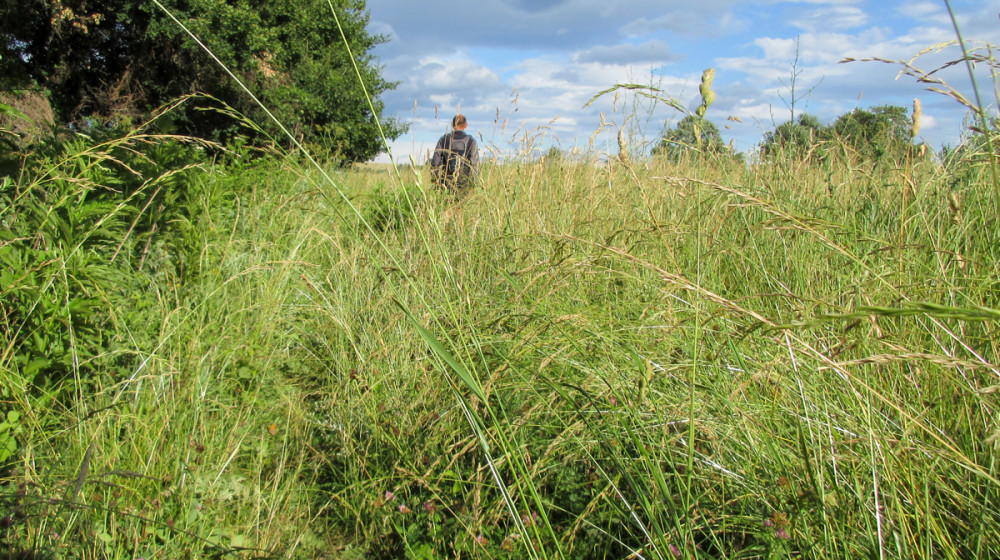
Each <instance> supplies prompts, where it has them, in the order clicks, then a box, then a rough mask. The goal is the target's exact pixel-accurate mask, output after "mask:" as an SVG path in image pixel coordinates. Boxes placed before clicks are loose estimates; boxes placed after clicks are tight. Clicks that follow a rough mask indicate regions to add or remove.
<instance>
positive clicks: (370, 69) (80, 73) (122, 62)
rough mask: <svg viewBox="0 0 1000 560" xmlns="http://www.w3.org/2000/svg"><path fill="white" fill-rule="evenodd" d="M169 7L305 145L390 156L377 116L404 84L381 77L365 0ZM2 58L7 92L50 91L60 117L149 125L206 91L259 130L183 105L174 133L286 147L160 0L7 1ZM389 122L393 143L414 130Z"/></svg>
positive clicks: (2, 10) (356, 155)
mask: <svg viewBox="0 0 1000 560" xmlns="http://www.w3.org/2000/svg"><path fill="white" fill-rule="evenodd" d="M161 3H162V4H163V5H164V7H166V8H167V9H168V10H169V11H170V13H172V14H173V15H174V16H175V17H176V18H177V19H178V20H179V21H180V22H182V23H183V24H184V25H185V26H187V27H188V28H189V29H190V30H191V31H192V32H193V33H194V34H195V35H196V36H197V37H198V38H199V39H200V40H201V41H202V42H203V43H204V44H205V45H206V46H207V47H208V48H209V50H211V51H212V53H213V54H214V55H215V56H216V57H218V58H219V60H221V61H222V62H223V63H224V64H225V65H226V66H227V67H228V68H230V69H231V70H232V71H233V73H234V74H235V75H236V76H238V77H239V78H240V79H241V80H242V81H244V83H246V84H247V85H248V86H249V88H250V89H251V91H253V92H254V94H255V95H257V96H258V97H259V98H260V100H261V101H262V102H263V103H264V104H265V105H266V106H267V107H268V108H269V109H270V110H271V111H272V112H273V113H274V114H275V116H276V117H277V118H278V119H279V120H280V121H281V122H282V123H283V124H284V125H285V126H286V127H287V128H288V129H289V131H291V132H292V134H293V135H295V136H296V137H297V138H299V139H301V140H302V141H305V142H307V143H310V144H312V145H314V146H319V147H322V148H324V149H326V150H329V151H331V152H333V153H335V154H337V155H338V156H339V157H340V158H342V159H343V160H344V161H359V160H365V159H369V158H371V157H373V156H374V155H376V154H377V153H379V152H380V151H381V138H380V137H379V134H378V129H377V122H376V120H377V119H378V118H380V117H381V112H382V110H383V107H384V105H383V103H382V102H381V101H380V100H379V96H380V95H381V94H382V93H383V92H385V91H387V90H389V89H392V88H393V87H395V85H396V84H394V83H391V82H387V81H386V80H385V79H384V78H383V77H382V76H381V68H380V67H379V66H378V64H377V60H376V58H375V57H374V55H373V54H372V53H371V51H372V49H373V48H374V47H375V46H377V45H378V44H381V43H383V42H385V41H386V40H387V39H386V38H385V37H382V36H378V35H370V34H369V33H368V32H367V30H366V25H367V22H368V13H367V11H366V9H365V2H364V1H363V0H333V1H332V4H331V3H328V2H325V1H322V0H227V1H225V2H222V1H219V0H162V2H161ZM331 5H332V7H333V9H334V10H336V17H335V15H334V13H333V12H332V11H331ZM338 21H339V24H340V25H338ZM341 33H343V36H342V34H341ZM345 37H346V43H347V45H349V46H350V49H351V53H349V52H348V49H347V47H346V46H345V39H344V38H345ZM352 54H353V56H354V61H352V59H351V55H352ZM0 57H2V58H0V90H6V91H11V90H18V89H40V90H43V91H46V92H47V93H48V96H49V99H50V102H51V103H52V106H53V108H54V110H55V111H56V114H57V115H58V117H59V118H60V120H61V121H62V122H66V123H78V124H79V123H82V122H85V121H90V122H92V121H94V120H97V121H101V120H103V121H108V120H112V119H123V118H126V119H133V120H142V119H144V118H146V117H147V116H148V115H149V114H150V113H151V111H153V110H154V109H155V108H156V107H158V106H160V105H162V104H164V103H167V102H169V101H171V100H173V99H176V98H178V97H180V96H183V95H186V94H190V93H196V92H198V93H205V94H207V95H208V96H211V97H213V98H216V99H218V100H220V101H221V102H222V103H225V104H227V105H229V106H230V107H232V108H234V109H236V110H237V111H238V112H240V113H242V114H243V115H245V116H247V117H249V119H250V120H251V121H253V122H254V123H256V124H257V125H258V126H260V127H261V129H260V130H257V131H253V130H249V131H248V130H247V129H245V128H244V129H240V128H239V125H238V123H237V122H236V121H234V120H233V119H231V118H229V117H226V116H223V115H222V114H220V113H218V112H211V111H208V112H206V111H198V110H197V108H195V107H185V108H182V109H180V110H178V111H175V112H173V113H172V117H173V124H172V126H173V127H174V129H175V131H176V132H181V133H188V134H194V135H198V136H202V137H207V138H212V139H222V140H226V139H228V138H231V137H233V136H234V135H235V134H237V133H239V134H249V135H250V136H252V137H253V136H255V137H257V138H254V139H255V140H260V139H262V138H265V137H271V138H273V139H275V140H276V141H278V142H283V140H282V139H281V138H280V135H279V133H278V128H277V126H276V125H274V124H273V122H271V120H270V119H269V118H268V117H267V116H266V114H265V113H264V112H263V110H262V109H260V108H259V107H258V106H257V105H256V104H255V103H254V102H253V100H252V99H251V97H250V96H249V95H248V94H246V93H245V92H244V91H243V90H242V89H240V88H239V86H238V85H237V84H236V83H235V81H234V80H233V79H231V78H230V77H229V76H228V75H227V74H226V73H225V71H224V70H223V69H222V68H221V67H220V66H219V65H218V64H217V63H216V62H215V61H213V60H212V58H211V57H210V56H209V55H208V54H207V53H205V52H204V50H202V49H201V48H200V47H199V46H198V45H197V44H196V43H195V41H194V40H193V39H192V38H191V37H190V36H189V35H188V34H187V33H186V32H185V31H184V30H183V29H182V28H181V26H179V25H178V24H177V23H176V22H174V21H173V20H172V19H170V17H168V16H167V15H166V13H164V12H163V10H161V9H160V8H159V7H157V6H156V5H155V4H153V3H150V2H140V1H136V0H21V1H18V2H5V3H3V6H2V7H0ZM354 62H356V63H357V71H356V70H355V64H354ZM359 75H360V77H361V80H360V81H359V79H358V76H359ZM362 83H363V87H362ZM365 89H367V91H368V93H369V94H370V95H371V96H372V105H371V106H369V104H368V101H367V100H366V98H365V94H364V91H365ZM209 105H211V104H209ZM201 108H204V107H201ZM382 124H383V129H384V131H385V133H386V136H387V137H389V138H390V139H391V138H396V137H398V136H399V135H400V134H402V133H403V132H404V131H405V126H404V125H403V124H402V123H400V122H399V121H396V120H395V119H387V120H384V121H383V123H382Z"/></svg>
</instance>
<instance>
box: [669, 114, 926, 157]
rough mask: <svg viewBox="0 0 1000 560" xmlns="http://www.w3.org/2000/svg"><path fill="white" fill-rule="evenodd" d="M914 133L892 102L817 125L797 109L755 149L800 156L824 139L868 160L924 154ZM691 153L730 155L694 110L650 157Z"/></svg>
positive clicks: (911, 122)
mask: <svg viewBox="0 0 1000 560" xmlns="http://www.w3.org/2000/svg"><path fill="white" fill-rule="evenodd" d="M915 132H916V129H915V128H914V120H913V118H912V117H911V116H910V113H909V111H908V110H907V109H906V108H905V107H899V106H895V105H880V106H877V107H872V108H869V109H862V108H857V109H854V110H852V111H850V112H848V113H844V114H843V115H840V116H839V117H837V119H836V120H834V122H833V123H832V124H829V125H824V124H822V123H821V122H820V120H819V118H818V117H816V116H815V115H811V114H808V113H802V114H800V115H799V117H798V119H796V120H790V121H786V122H784V123H781V124H779V125H778V126H777V127H775V129H774V130H773V131H769V132H767V133H766V134H765V135H764V138H763V140H762V142H761V145H760V153H761V155H762V156H764V157H768V156H775V155H778V154H792V155H794V154H799V155H804V154H805V153H806V152H808V151H809V150H812V149H814V148H816V147H818V146H821V145H822V144H824V143H826V142H829V141H833V140H837V141H839V142H840V143H842V144H843V145H845V146H847V147H849V148H850V149H852V150H853V151H854V152H855V153H856V154H857V155H858V156H859V157H861V158H865V159H870V160H879V159H882V158H886V157H888V158H896V157H901V156H906V155H916V154H925V153H926V152H927V150H926V149H925V147H924V146H922V145H919V144H914V142H913V139H914V137H915V136H916V134H915ZM691 153H702V154H711V155H734V156H735V155H736V154H735V153H733V150H732V148H731V147H730V146H728V145H727V144H726V143H725V142H724V141H723V139H722V134H721V133H720V132H719V129H718V127H717V126H715V124H714V123H712V122H711V121H710V120H708V119H706V118H704V117H700V116H698V115H695V114H691V115H688V116H686V117H684V118H683V119H681V120H680V121H679V122H678V123H677V124H676V125H675V126H673V127H668V128H667V129H666V130H665V131H664V133H663V136H662V138H661V139H660V141H659V143H658V144H657V145H656V146H655V147H654V148H653V155H658V156H665V157H668V158H671V159H679V158H681V157H686V156H688V155H690V154H691Z"/></svg>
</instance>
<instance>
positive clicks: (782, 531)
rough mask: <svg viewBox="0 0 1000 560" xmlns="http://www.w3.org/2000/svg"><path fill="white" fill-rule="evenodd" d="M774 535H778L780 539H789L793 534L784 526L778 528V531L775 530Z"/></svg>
mask: <svg viewBox="0 0 1000 560" xmlns="http://www.w3.org/2000/svg"><path fill="white" fill-rule="evenodd" d="M774 536H775V537H777V538H779V539H784V540H788V539H790V538H792V536H791V535H789V534H788V531H787V530H785V528H784V527H782V528H780V529H778V530H777V531H775V532H774Z"/></svg>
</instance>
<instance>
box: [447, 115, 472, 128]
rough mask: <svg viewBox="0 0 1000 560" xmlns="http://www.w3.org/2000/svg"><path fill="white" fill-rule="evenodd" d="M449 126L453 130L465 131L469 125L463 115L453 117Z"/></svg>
mask: <svg viewBox="0 0 1000 560" xmlns="http://www.w3.org/2000/svg"><path fill="white" fill-rule="evenodd" d="M451 126H452V128H454V129H455V130H465V127H467V126H469V123H468V121H466V120H465V115H455V118H453V119H451Z"/></svg>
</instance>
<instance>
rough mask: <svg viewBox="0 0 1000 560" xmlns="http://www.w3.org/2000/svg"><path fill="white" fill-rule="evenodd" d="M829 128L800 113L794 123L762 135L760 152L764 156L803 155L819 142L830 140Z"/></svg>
mask: <svg viewBox="0 0 1000 560" xmlns="http://www.w3.org/2000/svg"><path fill="white" fill-rule="evenodd" d="M830 132H831V131H830V129H829V127H826V126H823V124H822V123H820V121H819V119H818V118H816V117H815V116H814V115H810V114H808V113H802V114H801V115H799V119H798V120H797V121H795V122H793V121H786V122H783V123H781V124H780V125H778V127H777V128H775V129H774V130H773V131H771V132H768V133H766V134H765V135H764V140H763V142H762V143H761V151H762V152H763V153H764V154H765V155H777V154H783V153H786V152H790V153H793V154H799V155H801V154H805V153H806V152H807V151H808V150H809V149H810V148H813V147H814V146H816V145H817V144H819V143H820V142H822V141H824V140H827V139H829V138H830Z"/></svg>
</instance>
